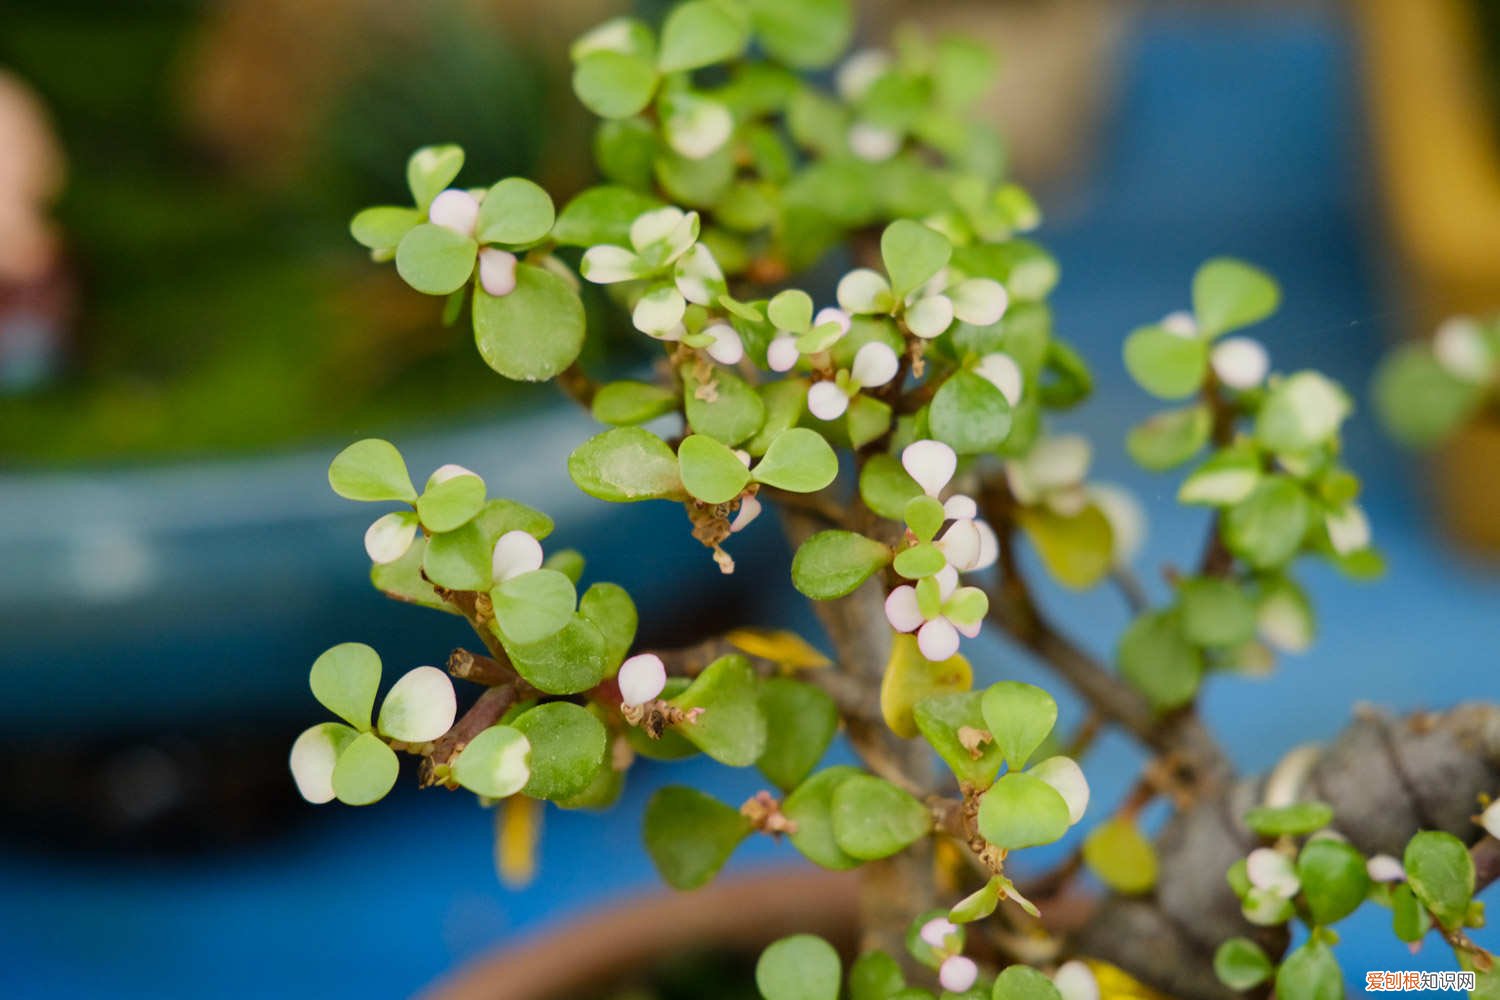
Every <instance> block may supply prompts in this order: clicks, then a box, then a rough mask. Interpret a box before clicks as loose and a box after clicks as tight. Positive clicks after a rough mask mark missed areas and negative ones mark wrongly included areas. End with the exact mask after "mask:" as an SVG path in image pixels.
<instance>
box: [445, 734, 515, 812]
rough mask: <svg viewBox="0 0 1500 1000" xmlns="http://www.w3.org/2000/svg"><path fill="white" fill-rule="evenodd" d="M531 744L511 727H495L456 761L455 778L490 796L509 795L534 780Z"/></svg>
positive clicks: (454, 766)
mask: <svg viewBox="0 0 1500 1000" xmlns="http://www.w3.org/2000/svg"><path fill="white" fill-rule="evenodd" d="M530 758H531V743H530V742H529V741H528V740H527V739H526V737H525V736H523V735H522V734H521V732H520V731H519V730H517V729H513V728H511V727H510V726H491V727H489V728H488V729H486V730H485V731H484V732H482V733H480V734H479V735H478V736H476V737H474V738H473V739H472V740H470V741H469V744H468V746H466V747H464V748H463V749H462V750H461V751H459V754H458V757H457V758H456V759H455V760H454V761H453V780H454V781H457V782H458V783H459V784H460V785H462V786H464V787H465V788H467V789H468V790H469V791H471V792H473V793H475V794H476V795H483V796H484V797H485V798H487V799H503V798H508V797H509V796H512V795H514V794H516V793H517V792H519V791H520V790H521V789H523V788H525V787H526V782H527V781H529V780H530V779H531V766H530Z"/></svg>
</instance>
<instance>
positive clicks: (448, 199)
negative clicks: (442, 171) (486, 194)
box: [427, 188, 479, 236]
mask: <svg viewBox="0 0 1500 1000" xmlns="http://www.w3.org/2000/svg"><path fill="white" fill-rule="evenodd" d="M427 221H428V222H431V223H432V224H433V225H435V226H442V227H443V228H444V229H451V230H453V231H454V232H455V233H461V234H463V235H464V236H473V235H474V227H475V226H477V225H478V224H479V200H478V199H477V198H475V197H474V196H473V195H472V194H470V193H469V192H467V191H464V190H461V189H459V188H449V189H448V190H446V191H443V192H440V193H439V194H438V196H437V197H436V198H434V199H432V204H431V205H429V206H428V207H427Z"/></svg>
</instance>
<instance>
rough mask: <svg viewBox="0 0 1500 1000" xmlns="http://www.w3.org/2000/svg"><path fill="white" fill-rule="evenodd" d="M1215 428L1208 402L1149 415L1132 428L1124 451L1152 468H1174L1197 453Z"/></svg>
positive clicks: (1153, 469) (1146, 467) (1144, 466)
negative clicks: (1206, 404)
mask: <svg viewBox="0 0 1500 1000" xmlns="http://www.w3.org/2000/svg"><path fill="white" fill-rule="evenodd" d="M1212 430H1213V414H1212V413H1210V412H1209V409H1208V407H1207V406H1203V405H1198V406H1188V407H1184V408H1183V409H1180V410H1168V411H1166V412H1164V413H1158V414H1156V415H1155V416H1153V417H1149V418H1147V419H1146V420H1144V421H1142V422H1141V423H1139V424H1137V425H1136V426H1134V427H1132V428H1131V429H1130V433H1129V434H1128V435H1126V437H1125V451H1126V452H1128V453H1129V455H1130V457H1131V458H1133V459H1134V460H1135V462H1136V464H1137V465H1139V466H1140V467H1141V468H1143V469H1149V470H1151V471H1152V472H1164V471H1166V470H1167V469H1171V468H1175V467H1176V466H1179V465H1181V464H1182V463H1183V462H1186V461H1187V460H1188V459H1190V458H1192V457H1193V456H1194V455H1196V454H1198V451H1199V449H1201V448H1202V447H1203V446H1204V445H1205V444H1207V443H1208V437H1209V433H1210V432H1211V431H1212Z"/></svg>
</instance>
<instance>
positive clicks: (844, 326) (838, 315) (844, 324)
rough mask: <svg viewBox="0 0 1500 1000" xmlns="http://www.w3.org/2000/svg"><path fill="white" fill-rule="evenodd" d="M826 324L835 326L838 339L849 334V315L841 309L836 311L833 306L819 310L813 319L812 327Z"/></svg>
mask: <svg viewBox="0 0 1500 1000" xmlns="http://www.w3.org/2000/svg"><path fill="white" fill-rule="evenodd" d="M826 323H835V324H837V325H838V328H839V336H840V337H842V336H843V335H844V334H846V333H848V332H849V326H850V320H849V314H848V313H846V312H844V310H842V309H836V308H834V307H833V306H824V307H823V308H822V309H819V310H818V314H817V315H816V316H814V317H813V327H814V328H817V327H820V326H823V325H824V324H826Z"/></svg>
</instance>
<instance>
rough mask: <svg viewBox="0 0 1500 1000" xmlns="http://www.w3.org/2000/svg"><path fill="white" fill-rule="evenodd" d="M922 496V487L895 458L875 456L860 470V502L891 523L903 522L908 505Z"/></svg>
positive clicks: (891, 456)
mask: <svg viewBox="0 0 1500 1000" xmlns="http://www.w3.org/2000/svg"><path fill="white" fill-rule="evenodd" d="M922 495H923V494H922V487H920V486H918V485H917V481H916V480H915V479H913V478H912V477H911V476H910V475H909V474H908V473H907V471H906V470H905V469H904V468H902V466H901V461H900V460H899V459H898V458H896V456H894V455H887V454H884V453H881V454H879V455H872V456H870V459H869V461H867V462H866V463H865V467H864V468H863V469H861V470H860V473H859V496H860V499H862V500H863V501H864V502H865V506H866V507H869V508H870V509H871V510H872V511H874V512H875V513H877V514H879V515H880V516H881V517H885V518H890V519H891V520H892V521H900V520H903V519H904V518H905V517H906V505H907V504H909V503H910V502H911V501H912V500H913V499H914V498H915V497H919V496H922Z"/></svg>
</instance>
